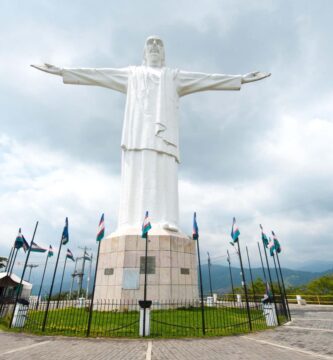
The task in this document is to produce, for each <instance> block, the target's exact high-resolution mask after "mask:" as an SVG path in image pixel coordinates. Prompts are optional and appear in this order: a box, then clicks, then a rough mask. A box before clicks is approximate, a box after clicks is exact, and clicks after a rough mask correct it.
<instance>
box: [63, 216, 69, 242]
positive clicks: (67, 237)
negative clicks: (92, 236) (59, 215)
mask: <svg viewBox="0 0 333 360" xmlns="http://www.w3.org/2000/svg"><path fill="white" fill-rule="evenodd" d="M68 240H69V235H68V218H67V217H66V220H65V227H64V230H63V232H62V237H61V243H62V245H66V244H67V243H68Z"/></svg>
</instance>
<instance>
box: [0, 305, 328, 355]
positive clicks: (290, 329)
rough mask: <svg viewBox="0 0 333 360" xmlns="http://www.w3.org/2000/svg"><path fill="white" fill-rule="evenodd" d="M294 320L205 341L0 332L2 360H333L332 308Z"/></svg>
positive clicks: (302, 310) (313, 309)
mask: <svg viewBox="0 0 333 360" xmlns="http://www.w3.org/2000/svg"><path fill="white" fill-rule="evenodd" d="M291 312H292V318H293V320H292V322H291V323H289V324H287V325H284V326H281V327H278V328H276V329H273V330H266V331H263V332H258V333H253V334H250V335H241V336H228V337H219V338H205V339H200V338H196V339H177V340H176V339H175V340H125V339H119V340H118V339H117V340H115V339H83V338H67V337H55V336H32V335H26V334H9V333H4V332H0V360H2V359H8V360H14V359H20V360H23V359H34V360H36V359H61V360H66V359H72V360H74V359H80V360H82V359H95V360H102V359H117V360H118V359H135V360H140V359H144V360H150V359H152V360H162V359H163V360H164V359H173V360H187V359H200V360H203V359H207V360H208V359H223V360H229V359H230V360H236V359H242V360H247V359H251V360H259V359H260V360H262V359H269V360H278V359H279V360H280V359H292V360H301V359H302V360H307V359H332V360H333V307H332V306H331V307H330V306H320V305H318V306H313V305H311V306H310V305H307V306H302V307H300V306H296V305H294V306H291Z"/></svg>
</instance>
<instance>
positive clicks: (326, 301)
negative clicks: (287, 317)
mask: <svg viewBox="0 0 333 360" xmlns="http://www.w3.org/2000/svg"><path fill="white" fill-rule="evenodd" d="M297 297H301V299H303V300H305V303H306V304H314V305H333V295H316V294H305V295H304V294H302V295H296V294H287V299H288V302H289V303H290V304H297V302H298V301H297Z"/></svg>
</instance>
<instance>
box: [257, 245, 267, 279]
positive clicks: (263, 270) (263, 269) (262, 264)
mask: <svg viewBox="0 0 333 360" xmlns="http://www.w3.org/2000/svg"><path fill="white" fill-rule="evenodd" d="M257 244H258V250H259V255H260V261H261V267H262V272H263V273H264V279H265V286H266V283H267V278H266V272H265V268H264V263H263V261H262V256H261V250H260V245H259V242H257Z"/></svg>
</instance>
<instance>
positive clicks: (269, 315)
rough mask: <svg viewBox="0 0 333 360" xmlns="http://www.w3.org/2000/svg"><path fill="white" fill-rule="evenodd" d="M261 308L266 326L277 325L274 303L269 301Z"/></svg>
mask: <svg viewBox="0 0 333 360" xmlns="http://www.w3.org/2000/svg"><path fill="white" fill-rule="evenodd" d="M262 308H263V313H264V317H265V319H266V324H267V326H277V325H278V322H277V317H276V311H275V307H274V305H273V304H271V303H265V304H263V306H262Z"/></svg>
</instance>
